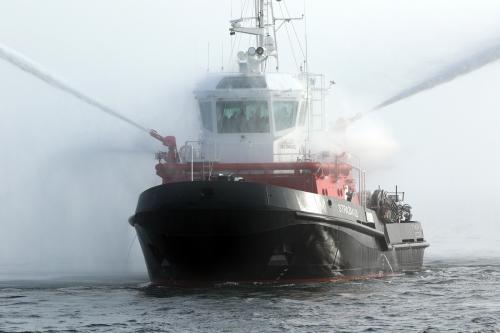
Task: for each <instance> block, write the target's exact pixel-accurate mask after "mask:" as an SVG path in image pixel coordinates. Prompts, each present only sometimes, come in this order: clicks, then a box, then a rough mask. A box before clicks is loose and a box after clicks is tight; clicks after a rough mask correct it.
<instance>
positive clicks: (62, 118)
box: [0, 0, 500, 274]
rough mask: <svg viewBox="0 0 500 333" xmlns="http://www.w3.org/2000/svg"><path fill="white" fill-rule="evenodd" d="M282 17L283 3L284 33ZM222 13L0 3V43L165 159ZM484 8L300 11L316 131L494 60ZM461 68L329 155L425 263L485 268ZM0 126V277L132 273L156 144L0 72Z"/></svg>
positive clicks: (477, 80)
mask: <svg viewBox="0 0 500 333" xmlns="http://www.w3.org/2000/svg"><path fill="white" fill-rule="evenodd" d="M299 2H300V3H299ZM299 2H296V1H288V3H289V6H290V10H291V12H292V14H293V13H296V14H297V16H300V14H302V12H303V3H302V1H299ZM238 6H240V3H239V2H238V1H220V2H218V3H217V5H215V4H214V3H213V2H205V1H201V0H199V1H195V0H189V1H182V2H176V3H175V5H172V4H169V3H165V2H160V1H148V2H140V3H139V2H135V1H120V2H118V1H107V2H102V1H97V0H92V1H74V2H71V3H68V2H66V1H62V0H50V1H44V2H43V3H41V2H37V1H34V0H18V1H13V0H12V1H4V2H2V3H0V43H2V44H5V45H9V46H10V47H12V48H13V49H15V50H17V51H18V52H20V53H22V54H24V55H25V56H26V57H28V58H30V59H33V60H34V61H36V62H38V63H40V64H42V65H43V67H44V68H46V69H47V70H48V71H49V72H50V73H51V74H54V75H56V76H57V77H59V78H61V79H63V80H64V81H65V82H68V83H69V84H70V85H71V87H73V88H75V89H76V90H78V91H83V92H85V93H86V94H87V95H88V96H90V97H92V98H93V99H95V100H96V101H99V102H100V103H103V104H104V105H106V106H109V107H110V108H111V109H113V110H117V111H119V112H120V114H122V115H123V116H124V117H126V118H128V119H131V120H133V121H134V122H137V123H139V124H141V125H143V126H144V127H146V128H152V129H156V130H158V131H159V132H160V133H161V134H163V135H176V136H177V140H178V142H180V143H182V142H183V141H185V140H187V139H193V138H194V139H196V138H197V137H198V135H199V130H198V128H199V127H198V126H199V120H198V116H197V113H196V108H195V101H194V100H193V95H192V90H193V89H194V87H195V85H196V83H197V81H198V80H199V79H200V78H203V76H204V75H205V73H206V72H207V69H210V71H218V70H219V69H220V68H221V67H224V68H225V70H234V69H235V68H234V66H233V63H232V61H231V60H230V59H229V55H230V53H231V52H230V50H231V45H233V44H235V43H234V40H231V37H230V36H229V33H228V30H227V29H228V20H229V19H230V18H231V11H232V12H233V16H237V15H236V14H235V13H239V7H238ZM192 8H197V10H192ZM499 9H500V4H498V3H497V2H493V1H478V2H474V3H470V2H466V1H459V2H438V3H436V2H433V1H422V2H419V3H414V4H408V3H406V4H402V3H401V4H400V3H395V2H393V1H381V2H377V3H376V4H375V3H369V2H365V1H353V2H349V3H342V2H331V1H319V2H314V3H311V4H309V3H308V4H307V15H308V20H307V25H308V44H309V63H310V69H311V70H312V71H314V72H323V73H325V75H326V77H327V79H331V80H335V82H336V83H337V84H336V85H335V86H334V87H333V88H332V89H331V93H330V95H329V97H328V101H327V108H328V115H329V120H331V121H332V122H334V121H335V120H336V119H337V118H338V117H348V116H352V115H355V114H357V113H358V112H360V111H363V110H369V109H370V108H372V107H373V105H377V104H379V103H380V101H384V100H387V99H389V98H391V96H395V95H396V94H398V93H399V92H401V91H404V89H406V88H407V87H411V86H412V85H415V83H418V82H423V81H425V80H427V79H429V78H432V77H434V75H435V74H436V73H440V71H441V70H444V68H448V66H452V65H453V64H456V63H459V62H460V61H461V60H463V59H464V57H465V56H464V55H470V56H471V57H472V58H473V56H474V55H475V54H478V52H481V50H485V49H488V48H489V47H491V48H493V47H494V46H495V45H498V41H496V40H495V38H497V36H498V33H497V31H498V23H497V22H500V10H499ZM298 24H299V23H297V29H298V31H299V32H300V31H303V30H302V29H303V28H302V27H301V26H300V25H298ZM282 33H284V32H282ZM280 37H281V39H280V40H281V44H280V48H281V54H282V55H281V58H282V65H281V68H282V69H284V70H285V71H290V72H294V71H296V70H297V68H296V65H295V62H294V60H293V57H290V53H291V48H290V47H289V45H287V37H286V35H284V34H283V35H281V36H280ZM208 43H210V45H211V46H210V61H209V60H208V57H207V55H208V54H207V53H208V52H207V51H208V50H207V45H208ZM247 44H248V43H247V41H246V40H243V41H241V43H240V48H241V49H244V48H246V47H247ZM295 52H297V50H295ZM235 53H236V52H233V56H234V54H235ZM297 56H298V57H299V55H297ZM474 69H475V71H472V72H470V73H469V74H467V75H462V76H456V77H455V80H453V81H451V82H449V83H446V84H442V85H434V88H433V89H431V90H426V91H424V92H422V93H420V94H416V95H413V96H412V97H410V98H407V99H404V100H401V101H399V102H398V103H394V104H392V105H390V106H387V107H386V108H383V109H381V110H380V112H374V113H370V115H369V116H367V117H365V118H364V119H363V120H360V121H359V122H357V123H356V124H355V125H353V127H352V128H350V129H348V132H347V133H346V136H345V137H343V138H340V139H339V138H338V137H335V138H333V139H332V141H331V142H334V141H335V140H337V141H339V142H340V143H339V144H342V145H344V146H343V147H345V148H346V149H348V150H351V151H352V152H353V153H354V154H356V155H357V156H358V157H359V159H360V160H361V164H362V165H363V166H364V168H366V170H367V172H368V174H367V182H368V184H367V185H368V188H375V187H376V186H378V185H381V186H382V187H385V188H388V189H391V187H392V186H394V185H396V184H397V185H399V188H400V189H402V190H404V191H406V196H407V199H408V201H409V203H410V204H411V205H412V206H413V208H414V209H413V212H414V217H415V218H416V219H417V220H420V221H421V222H422V223H423V226H424V232H425V236H426V238H427V239H428V241H429V242H430V243H431V248H430V249H429V252H428V253H429V256H430V257H431V258H432V257H450V256H452V257H456V256H499V255H500V249H498V248H495V245H493V244H498V243H499V241H500V236H499V235H500V232H499V231H500V228H499V226H498V223H500V221H498V218H497V217H496V214H495V211H494V207H495V204H496V201H497V200H498V199H499V196H498V194H497V192H498V187H499V186H500V177H499V176H498V175H497V174H496V173H495V170H497V169H498V168H499V167H500V160H499V157H498V153H497V152H496V150H497V147H499V145H500V134H499V132H498V130H497V128H496V127H497V124H498V123H499V120H500V119H499V115H498V112H496V109H497V108H498V94H497V91H496V88H495V87H498V86H499V85H500V65H499V64H498V62H493V63H491V64H489V65H488V66H483V67H480V68H479V66H477V68H474ZM408 96H409V95H408ZM0 117H1V120H0V138H1V142H2V145H1V146H0V156H1V164H0V184H1V186H0V223H1V226H2V231H1V232H0V271H1V272H2V274H6V273H7V272H21V273H22V272H48V273H50V272H93V271H99V272H108V273H118V274H127V273H130V272H145V267H144V263H143V258H142V254H141V252H140V249H139V246H138V243H137V241H136V240H135V231H134V230H133V228H131V227H130V226H129V225H128V223H127V219H128V217H129V216H130V215H132V214H133V212H134V210H135V205H136V200H137V197H138V195H139V194H140V193H141V192H142V191H143V190H145V189H146V188H148V187H150V186H154V185H157V184H159V183H160V179H159V178H158V177H157V176H156V175H155V174H154V164H155V161H154V152H155V151H157V150H159V149H161V146H160V144H159V143H157V142H155V141H154V140H152V139H151V138H149V137H148V135H147V134H145V133H143V132H141V131H138V130H137V129H135V128H133V127H131V126H129V125H128V124H126V123H124V122H120V121H117V120H115V119H114V118H112V117H109V115H106V114H104V113H102V112H100V111H98V110H96V109H95V108H94V107H92V106H88V105H86V104H84V103H82V102H81V101H79V100H78V99H76V98H74V97H72V96H69V95H67V94H65V93H64V92H62V91H59V90H56V89H54V88H52V87H50V86H48V85H46V84H44V83H43V82H41V81H39V80H37V79H35V78H33V77H32V76H31V75H29V74H27V73H25V72H22V71H20V70H19V69H17V68H15V67H13V66H11V65H10V64H8V63H6V62H0ZM327 148H330V147H327Z"/></svg>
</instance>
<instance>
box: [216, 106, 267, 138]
mask: <svg viewBox="0 0 500 333" xmlns="http://www.w3.org/2000/svg"><path fill="white" fill-rule="evenodd" d="M216 110H217V131H218V132H219V133H269V111H268V108H267V102H266V101H219V102H217V104H216Z"/></svg>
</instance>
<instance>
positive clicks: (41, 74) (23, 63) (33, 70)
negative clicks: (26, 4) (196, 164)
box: [0, 44, 150, 133]
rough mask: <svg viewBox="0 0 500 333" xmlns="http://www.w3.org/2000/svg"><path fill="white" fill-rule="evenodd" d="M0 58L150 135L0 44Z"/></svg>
mask: <svg viewBox="0 0 500 333" xmlns="http://www.w3.org/2000/svg"><path fill="white" fill-rule="evenodd" d="M0 58H2V59H4V60H6V61H7V62H9V63H11V64H12V65H14V66H16V67H18V68H19V69H21V70H23V71H25V72H27V73H30V74H32V75H34V76H36V77H37V78H39V79H40V80H42V81H44V82H45V83H47V84H49V85H51V86H53V87H56V88H59V89H61V90H63V91H65V92H66V93H68V94H70V95H73V96H74V97H76V98H78V99H80V100H82V101H84V102H85V103H87V104H90V105H92V106H94V107H96V108H98V109H99V110H101V111H103V112H105V113H107V114H109V115H110V116H113V117H115V118H118V119H120V120H122V121H124V122H126V123H128V124H129V125H132V126H134V127H135V128H138V129H140V130H141V131H144V132H146V133H150V130H148V129H147V128H145V127H144V126H141V125H139V124H138V123H136V122H135V121H132V120H130V119H129V118H127V117H125V116H123V115H121V114H120V113H119V112H117V111H115V110H113V109H111V108H109V107H107V106H105V105H103V104H101V103H99V102H97V101H96V100H94V99H93V98H90V97H89V96H87V95H85V94H83V93H81V92H79V91H77V90H75V89H74V88H72V87H71V86H70V85H68V84H67V83H65V82H64V81H63V80H61V79H59V78H57V77H55V76H53V75H52V74H50V73H49V72H48V71H47V70H45V69H43V67H42V66H40V65H39V64H37V63H35V62H34V61H32V60H30V59H28V58H26V57H25V56H23V55H21V54H19V53H18V52H16V51H14V50H13V49H11V48H9V47H7V46H5V45H3V44H0Z"/></svg>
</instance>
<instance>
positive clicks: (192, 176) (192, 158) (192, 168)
mask: <svg viewBox="0 0 500 333" xmlns="http://www.w3.org/2000/svg"><path fill="white" fill-rule="evenodd" d="M189 146H190V147H191V181H194V151H193V145H192V144H190V145H189Z"/></svg>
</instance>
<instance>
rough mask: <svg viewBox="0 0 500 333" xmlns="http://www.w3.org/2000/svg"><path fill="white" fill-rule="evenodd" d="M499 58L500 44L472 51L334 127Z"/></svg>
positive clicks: (344, 125)
mask: <svg viewBox="0 0 500 333" xmlns="http://www.w3.org/2000/svg"><path fill="white" fill-rule="evenodd" d="M498 59H500V44H497V45H494V46H492V47H489V48H486V49H483V50H482V51H480V52H477V53H474V54H473V55H471V56H469V57H467V58H465V59H462V60H460V61H457V62H455V63H452V64H451V65H449V66H447V67H445V68H443V69H442V70H440V71H438V72H437V73H435V74H433V75H432V76H430V77H428V78H426V79H424V80H421V81H420V82H418V83H417V84H414V85H412V86H411V87H409V88H406V89H403V90H401V91H400V92H398V93H396V94H395V95H394V96H392V97H390V98H388V99H386V100H385V101H383V102H382V103H380V104H378V105H377V106H375V107H374V108H372V109H370V110H367V111H364V112H360V113H357V114H356V115H354V116H353V117H350V118H347V119H340V120H339V121H338V122H337V124H336V127H339V128H347V127H349V126H350V125H351V124H352V123H354V122H356V121H358V120H360V119H362V118H364V117H365V116H367V115H368V114H370V113H371V112H373V111H377V110H380V109H383V108H385V107H386V106H389V105H392V104H394V103H397V102H400V101H402V100H405V99H407V98H409V97H411V96H414V95H417V94H419V93H421V92H423V91H425V90H429V89H432V88H434V87H437V86H440V85H442V84H445V83H447V82H450V81H452V80H454V79H456V78H458V77H460V76H463V75H466V74H469V73H471V72H473V71H475V70H477V69H480V68H482V67H483V66H486V65H488V64H490V63H492V62H495V61H497V60H498Z"/></svg>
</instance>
